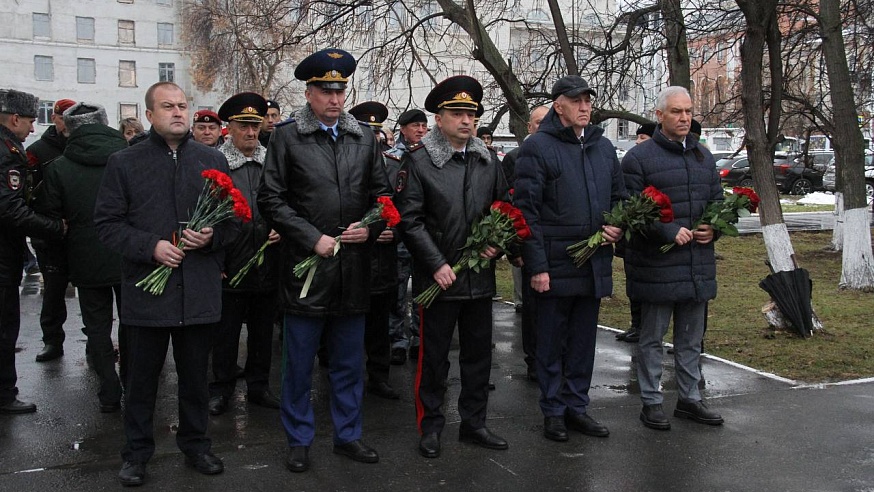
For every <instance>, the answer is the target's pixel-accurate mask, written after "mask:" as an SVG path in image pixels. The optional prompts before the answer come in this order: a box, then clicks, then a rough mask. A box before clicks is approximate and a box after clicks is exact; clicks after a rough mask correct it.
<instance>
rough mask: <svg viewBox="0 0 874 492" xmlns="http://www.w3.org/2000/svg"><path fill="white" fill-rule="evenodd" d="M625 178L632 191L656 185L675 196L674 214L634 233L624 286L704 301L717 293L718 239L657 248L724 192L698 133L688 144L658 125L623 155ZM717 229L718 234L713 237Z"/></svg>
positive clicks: (649, 298)
mask: <svg viewBox="0 0 874 492" xmlns="http://www.w3.org/2000/svg"><path fill="white" fill-rule="evenodd" d="M622 170H623V171H624V173H625V184H626V185H627V186H628V191H629V192H630V193H640V192H641V191H643V189H644V188H645V187H646V186H649V185H652V186H655V187H656V188H658V189H659V191H661V192H662V193H664V194H666V195H668V197H669V198H670V199H671V205H672V207H673V210H674V220H673V222H669V223H666V224H664V223H661V222H656V223H654V224H652V225H651V226H650V228H649V229H650V230H649V231H648V232H647V234H646V236H642V235H639V234H638V235H635V236H632V238H631V240H630V241H628V245H627V248H626V251H625V275H626V277H627V280H626V284H625V289H626V291H627V293H628V297H629V298H630V299H632V300H635V301H639V302H654V303H658V302H689V301H692V302H704V301H707V300H709V299H713V298H714V297H716V258H715V252H714V242H715V241H711V242H710V243H709V244H698V243H697V242H696V241H691V242H689V243H688V244H685V245H683V246H678V245H674V247H673V248H671V249H670V250H669V251H667V252H666V253H662V252H661V251H660V250H659V248H660V247H661V246H663V245H665V244H668V243H673V242H674V238H675V237H676V236H677V232H678V231H679V230H680V227H686V228H688V229H691V228H692V224H693V223H694V222H695V221H697V220H698V219H699V218H700V217H701V215H703V213H704V208H705V207H707V205H708V203H710V202H712V201H719V200H723V196H724V192H723V190H722V185H721V183H720V181H719V174H718V173H717V171H716V163H715V162H714V160H713V155H712V154H710V151H709V150H707V149H706V148H704V147H703V146H701V145H699V144H698V142H697V140H696V139H695V138H694V137H691V136H687V137H686V145H685V147H684V146H683V145H682V144H680V143H679V142H672V141H670V140H668V139H667V138H666V137H665V136H664V135H663V134H662V133H661V127H659V128H658V129H657V130H656V131H655V133H654V134H653V137H652V138H651V139H649V140H647V141H646V142H643V143H641V144H639V145H635V146H634V147H632V148H631V150H629V151H628V153H627V154H625V157H623V159H622ZM718 237H719V235H718V234H714V240H715V239H718Z"/></svg>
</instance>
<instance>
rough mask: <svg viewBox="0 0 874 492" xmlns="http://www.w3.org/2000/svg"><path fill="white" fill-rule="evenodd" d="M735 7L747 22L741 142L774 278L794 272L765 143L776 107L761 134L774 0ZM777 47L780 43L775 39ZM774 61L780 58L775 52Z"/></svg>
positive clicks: (774, 81) (776, 81)
mask: <svg viewBox="0 0 874 492" xmlns="http://www.w3.org/2000/svg"><path fill="white" fill-rule="evenodd" d="M737 4H738V6H739V7H740V9H741V11H742V12H743V14H744V18H745V19H746V30H745V33H744V40H743V42H742V44H741V49H740V53H741V62H742V63H741V84H742V86H743V90H742V91H741V104H742V105H743V113H744V128H745V130H746V134H745V135H746V136H745V139H746V146H747V153H748V155H749V159H750V168H751V170H752V174H753V183H754V188H755V189H756V192H757V193H758V195H759V198H760V199H761V203H760V204H759V221H760V223H761V224H762V236H763V237H764V240H765V248H766V249H767V251H768V261H769V262H770V263H771V268H772V269H773V270H774V271H775V272H780V271H788V270H794V269H795V268H796V264H795V259H794V256H795V252H794V251H793V249H792V241H791V240H790V239H789V231H788V230H787V229H786V224H785V223H784V222H783V211H782V209H781V208H780V195H779V194H778V193H777V182H776V181H775V180H774V170H773V156H774V143H775V142H774V141H772V139H771V138H769V137H770V134H776V128H775V127H774V122H775V121H779V117H780V106H779V105H777V106H774V105H770V112H769V113H768V119H769V123H770V125H769V126H770V128H766V127H765V113H766V109H765V102H764V96H763V94H764V93H765V89H764V85H763V82H762V71H763V70H764V53H765V44H766V41H768V44H769V46H770V47H771V49H773V47H772V45H773V37H774V35H773V29H774V28H775V26H776V19H777V2H776V1H775V0H738V2H737ZM777 42H778V43H779V39H777ZM773 58H774V56H771V62H772V66H771V67H770V68H771V89H772V90H773V89H774V88H775V87H777V88H779V87H780V85H781V83H782V74H781V73H780V72H779V71H777V72H776V73H775V68H777V69H779V68H780V66H779V65H778V66H777V67H774V66H773V64H774V61H773ZM777 58H779V51H778V52H777ZM775 77H776V78H775ZM769 129H770V130H771V132H770V133H769ZM774 140H776V138H775V139H774Z"/></svg>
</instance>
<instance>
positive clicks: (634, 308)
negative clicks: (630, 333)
mask: <svg viewBox="0 0 874 492" xmlns="http://www.w3.org/2000/svg"><path fill="white" fill-rule="evenodd" d="M642 305H643V303H642V302H640V301H633V300H629V301H628V309H629V310H630V311H631V327H632V328H636V329H637V330H640V322H641V321H640V320H641V316H642V314H641V311H642V309H643V308H642Z"/></svg>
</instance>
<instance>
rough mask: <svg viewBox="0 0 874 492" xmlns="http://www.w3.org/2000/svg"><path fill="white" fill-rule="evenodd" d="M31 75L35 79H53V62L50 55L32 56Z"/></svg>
mask: <svg viewBox="0 0 874 492" xmlns="http://www.w3.org/2000/svg"><path fill="white" fill-rule="evenodd" d="M33 76H34V78H35V79H36V80H54V79H55V64H54V61H53V59H52V57H50V56H39V55H37V56H34V57H33Z"/></svg>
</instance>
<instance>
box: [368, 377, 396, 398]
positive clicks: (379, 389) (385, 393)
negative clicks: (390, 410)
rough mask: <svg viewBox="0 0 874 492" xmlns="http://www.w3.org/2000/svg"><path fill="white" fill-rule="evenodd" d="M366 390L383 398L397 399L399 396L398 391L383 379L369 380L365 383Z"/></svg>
mask: <svg viewBox="0 0 874 492" xmlns="http://www.w3.org/2000/svg"><path fill="white" fill-rule="evenodd" d="M367 392H368V393H370V394H371V395H373V396H378V397H380V398H385V399H386V400H397V399H399V398H400V395H398V392H397V391H395V389H394V388H392V387H391V385H390V384H388V383H386V382H385V381H370V382H368V383H367Z"/></svg>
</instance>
